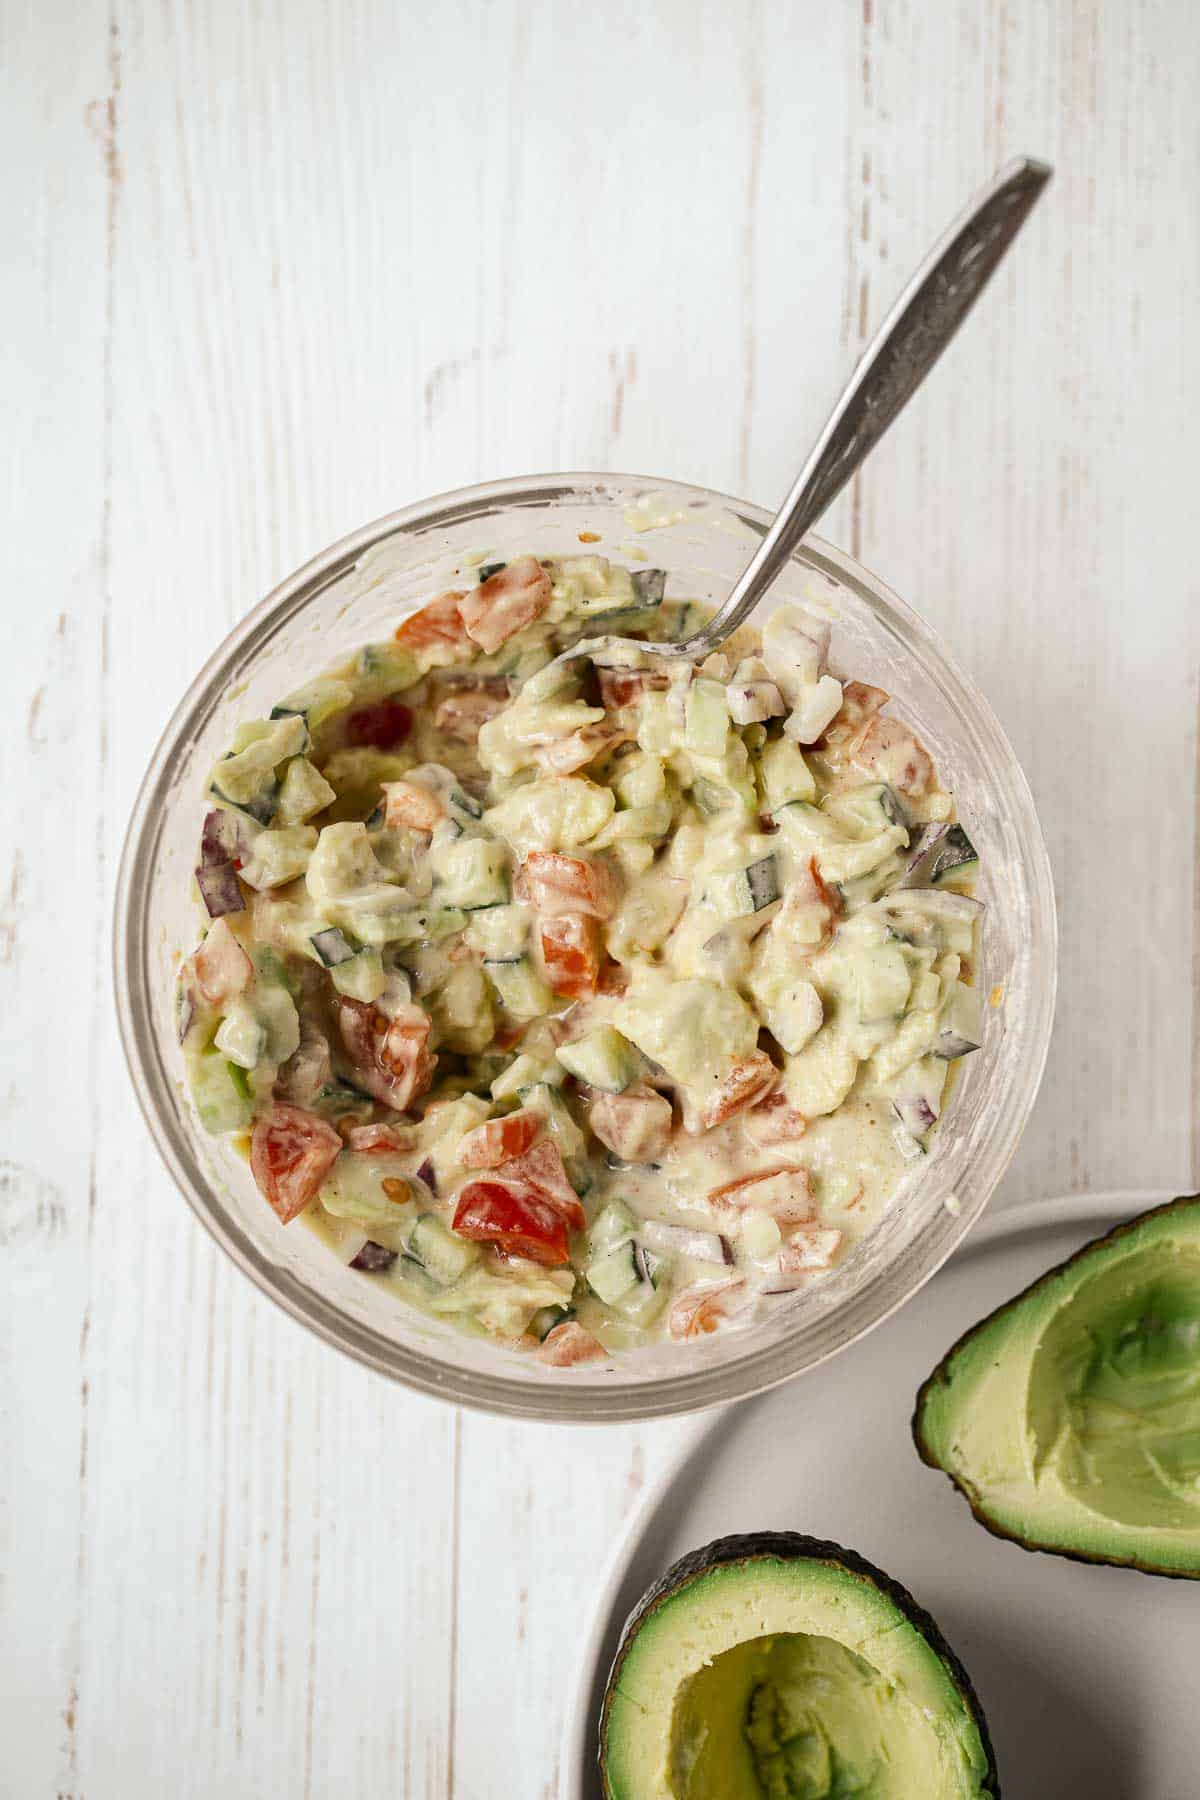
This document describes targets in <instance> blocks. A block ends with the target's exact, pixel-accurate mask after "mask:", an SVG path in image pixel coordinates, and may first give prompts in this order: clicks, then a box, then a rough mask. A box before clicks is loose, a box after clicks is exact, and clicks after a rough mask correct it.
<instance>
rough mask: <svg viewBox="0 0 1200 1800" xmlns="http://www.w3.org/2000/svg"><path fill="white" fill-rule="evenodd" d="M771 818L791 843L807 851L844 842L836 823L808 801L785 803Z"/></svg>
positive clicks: (777, 808)
mask: <svg viewBox="0 0 1200 1800" xmlns="http://www.w3.org/2000/svg"><path fill="white" fill-rule="evenodd" d="M771 816H772V818H773V819H774V820H775V822H776V824H777V825H778V826H779V828H780V830H781V831H782V832H783V833H784V835H785V836H786V837H787V838H788V839H789V841H791V842H793V843H796V844H799V845H800V846H801V847H802V848H804V849H805V850H811V849H812V846H813V845H814V844H840V843H841V842H842V841H843V839H842V833H841V832H840V831H839V830H838V827H837V824H836V823H835V821H834V820H833V819H830V818H828V817H827V816H826V814H825V813H823V812H821V811H820V810H819V809H818V808H817V807H815V806H812V805H810V803H809V802H808V801H807V800H788V801H785V803H784V804H783V805H782V806H777V807H776V808H775V810H774V812H773V813H772V815H771Z"/></svg>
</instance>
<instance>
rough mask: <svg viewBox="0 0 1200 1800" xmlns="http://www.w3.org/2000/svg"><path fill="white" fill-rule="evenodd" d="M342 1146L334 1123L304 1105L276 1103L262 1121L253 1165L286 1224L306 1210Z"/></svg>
mask: <svg viewBox="0 0 1200 1800" xmlns="http://www.w3.org/2000/svg"><path fill="white" fill-rule="evenodd" d="M341 1148H342V1140H341V1138H340V1137H339V1136H338V1134H337V1132H336V1131H335V1130H334V1129H333V1126H332V1125H327V1124H326V1123H325V1120H324V1119H319V1118H318V1117H317V1115H316V1114H315V1113H310V1112H305V1111H304V1109H303V1107H300V1106H284V1105H276V1106H275V1107H274V1108H273V1110H272V1111H271V1112H269V1113H266V1114H265V1115H264V1116H263V1117H262V1118H261V1119H259V1120H258V1122H257V1124H256V1125H255V1127H254V1131H253V1134H252V1135H251V1139H250V1167H251V1170H252V1171H253V1174H254V1179H255V1181H256V1182H257V1183H258V1188H259V1192H260V1193H261V1194H263V1195H264V1196H265V1198H266V1199H267V1200H268V1201H269V1202H270V1204H271V1206H272V1207H273V1208H274V1210H275V1212H276V1213H277V1214H278V1216H279V1218H280V1219H281V1220H282V1221H283V1223H284V1224H285V1225H286V1224H288V1222H289V1221H290V1220H292V1219H294V1218H295V1217H296V1215H297V1214H298V1213H302V1212H303V1211H304V1208H305V1207H306V1206H307V1205H308V1203H309V1201H310V1200H311V1199H312V1198H313V1196H314V1195H315V1194H316V1192H317V1189H318V1188H319V1187H320V1185H321V1183H322V1182H323V1181H324V1179H325V1177H326V1175H328V1173H329V1171H330V1169H331V1168H332V1167H333V1165H334V1163H335V1162H336V1160H337V1157H338V1154H339V1152H340V1151H341Z"/></svg>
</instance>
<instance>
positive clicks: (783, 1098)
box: [742, 1093, 808, 1145]
mask: <svg viewBox="0 0 1200 1800" xmlns="http://www.w3.org/2000/svg"><path fill="white" fill-rule="evenodd" d="M742 1129H743V1130H744V1131H745V1132H746V1133H747V1135H748V1136H749V1137H752V1138H753V1139H754V1142H755V1143H756V1144H764V1145H766V1144H790V1143H793V1142H794V1141H795V1139H796V1138H801V1137H803V1136H804V1134H805V1132H806V1131H807V1130H808V1120H807V1119H806V1118H805V1116H804V1114H803V1113H802V1112H798V1111H797V1109H796V1108H795V1107H794V1106H789V1104H788V1100H787V1095H786V1094H779V1093H774V1094H768V1095H767V1097H766V1099H765V1100H760V1101H759V1103H758V1105H757V1106H755V1107H752V1108H751V1109H750V1111H749V1112H747V1113H745V1114H743V1116H742Z"/></svg>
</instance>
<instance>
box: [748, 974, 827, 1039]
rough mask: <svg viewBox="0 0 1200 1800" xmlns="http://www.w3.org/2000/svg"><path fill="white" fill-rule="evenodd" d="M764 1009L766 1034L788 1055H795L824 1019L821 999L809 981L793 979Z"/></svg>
mask: <svg viewBox="0 0 1200 1800" xmlns="http://www.w3.org/2000/svg"><path fill="white" fill-rule="evenodd" d="M762 1010H763V1016H764V1020H765V1023H766V1026H767V1029H768V1031H770V1033H771V1035H772V1037H773V1038H774V1039H775V1041H776V1043H777V1044H778V1045H779V1046H780V1048H781V1049H782V1050H785V1051H786V1052H787V1054H788V1055H789V1056H798V1055H799V1053H800V1051H801V1050H803V1048H804V1046H805V1044H807V1043H808V1042H809V1040H810V1039H811V1038H814V1037H815V1036H816V1035H817V1032H818V1031H820V1029H821V1026H822V1024H823V1022H824V1018H825V1009H824V1007H823V1005H822V1002H821V996H820V994H819V993H818V992H817V990H816V988H815V987H814V986H813V984H812V982H811V981H803V980H796V981H793V982H791V983H789V985H788V986H786V987H783V988H782V989H780V990H778V991H777V992H776V993H775V994H774V995H773V996H772V998H771V1000H770V1002H769V1004H767V1005H766V1006H765V1008H764V1009H762Z"/></svg>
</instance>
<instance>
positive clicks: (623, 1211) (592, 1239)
mask: <svg viewBox="0 0 1200 1800" xmlns="http://www.w3.org/2000/svg"><path fill="white" fill-rule="evenodd" d="M636 1227H637V1220H636V1219H635V1218H634V1216H633V1214H632V1213H631V1212H630V1210H629V1208H628V1207H627V1206H626V1204H625V1202H624V1201H623V1200H610V1201H609V1203H608V1205H607V1206H606V1207H605V1208H604V1210H603V1212H601V1213H598V1214H597V1215H596V1218H595V1220H594V1221H593V1223H592V1228H591V1230H590V1231H589V1232H588V1240H587V1253H588V1257H589V1260H594V1261H599V1260H600V1258H601V1257H604V1256H606V1255H607V1254H608V1252H609V1251H610V1250H613V1249H615V1248H616V1246H617V1245H618V1244H623V1243H624V1242H625V1241H626V1239H627V1238H631V1237H632V1236H633V1234H634V1231H635V1229H636Z"/></svg>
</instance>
